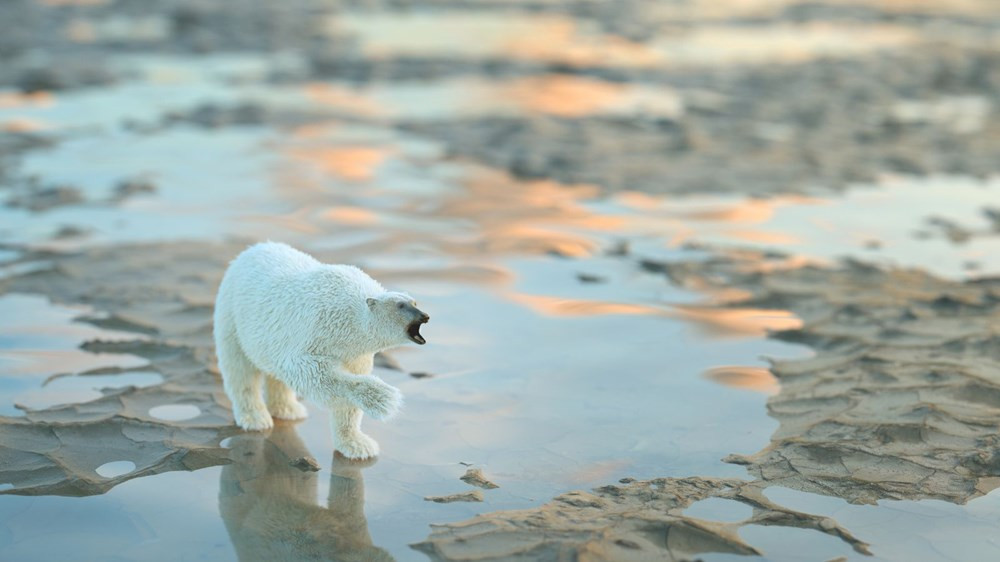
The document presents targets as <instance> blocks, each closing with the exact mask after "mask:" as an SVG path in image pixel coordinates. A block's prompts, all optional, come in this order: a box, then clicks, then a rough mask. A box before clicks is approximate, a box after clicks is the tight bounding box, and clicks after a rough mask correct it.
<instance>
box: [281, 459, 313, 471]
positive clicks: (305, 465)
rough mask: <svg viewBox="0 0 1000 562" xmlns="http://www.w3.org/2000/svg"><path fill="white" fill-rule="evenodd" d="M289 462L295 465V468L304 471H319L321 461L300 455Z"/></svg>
mask: <svg viewBox="0 0 1000 562" xmlns="http://www.w3.org/2000/svg"><path fill="white" fill-rule="evenodd" d="M288 464H290V465H292V466H294V467H295V468H297V469H299V470H301V471H302V472H317V471H319V463H318V462H316V459H314V458H312V457H299V458H297V459H295V460H293V461H291V462H289V463H288Z"/></svg>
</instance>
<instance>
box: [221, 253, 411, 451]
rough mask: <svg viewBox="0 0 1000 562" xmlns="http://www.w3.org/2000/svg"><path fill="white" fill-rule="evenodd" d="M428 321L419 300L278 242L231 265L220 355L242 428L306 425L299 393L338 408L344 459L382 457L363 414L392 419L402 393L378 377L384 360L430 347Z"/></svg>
mask: <svg viewBox="0 0 1000 562" xmlns="http://www.w3.org/2000/svg"><path fill="white" fill-rule="evenodd" d="M428 320H430V317H429V316H428V315H427V314H425V313H424V312H422V311H421V310H420V309H418V308H417V306H416V303H415V302H413V299H412V298H410V297H409V295H406V294H404V293H397V292H389V291H386V290H385V289H384V288H383V287H382V285H380V284H379V283H378V282H377V281H375V280H374V279H372V278H371V277H369V276H368V275H367V274H365V273H364V272H363V271H361V270H360V269H358V268H356V267H354V266H350V265H328V264H323V263H320V262H319V261H317V260H316V259H314V258H313V257H312V256H310V255H308V254H305V253H302V252H300V251H298V250H296V249H294V248H292V247H290V246H287V245H285V244H280V243H276V242H264V243H261V244H257V245H254V246H251V247H250V248H248V249H246V250H244V251H243V253H241V254H240V255H239V256H237V257H236V259H235V260H233V262H232V263H231V264H229V268H228V269H227V270H226V273H225V275H224V276H223V278H222V283H221V284H220V285H219V293H218V296H217V297H216V301H215V327H214V336H215V348H216V354H217V355H218V358H219V370H220V371H221V372H222V380H223V386H224V387H225V390H226V394H227V395H228V396H229V400H230V401H231V402H232V404H233V417H234V418H235V419H236V423H237V424H238V425H239V426H240V427H242V428H243V429H246V430H250V431H262V430H266V429H269V428H271V427H272V426H273V425H274V422H273V420H272V416H274V417H276V418H281V419H290V420H294V419H301V418H304V417H306V415H307V412H306V408H305V407H304V406H303V405H302V404H301V403H300V402H299V401H298V400H297V398H296V393H298V394H299V395H302V396H305V397H307V398H309V399H310V400H312V401H314V402H317V403H319V404H322V405H325V406H327V407H329V409H330V410H331V413H332V417H331V425H332V427H333V436H334V445H335V446H336V448H337V450H339V451H340V452H341V453H343V454H344V456H346V457H348V458H352V459H360V458H368V457H374V456H376V455H377V454H378V444H377V443H376V442H375V440H374V439H372V438H370V437H368V436H367V435H365V434H364V433H362V432H361V417H362V412H365V413H368V415H370V416H372V417H374V418H376V419H386V418H388V417H390V416H392V415H393V414H395V413H396V412H397V411H398V410H399V407H400V405H401V404H402V395H401V394H400V392H399V390H397V389H396V388H394V387H392V386H389V385H388V384H386V383H385V382H383V381H382V380H381V379H379V378H378V377H375V376H372V375H371V371H372V362H373V359H374V355H375V353H377V352H379V351H382V350H385V349H388V348H390V347H396V346H398V345H402V344H404V343H406V342H410V341H412V342H414V343H417V344H419V345H423V344H424V343H426V341H425V340H424V338H423V336H421V335H420V326H421V325H422V324H424V323H425V322H427V321H428ZM262 388H266V391H267V392H266V396H267V399H266V402H265V400H264V399H262V397H261V390H262Z"/></svg>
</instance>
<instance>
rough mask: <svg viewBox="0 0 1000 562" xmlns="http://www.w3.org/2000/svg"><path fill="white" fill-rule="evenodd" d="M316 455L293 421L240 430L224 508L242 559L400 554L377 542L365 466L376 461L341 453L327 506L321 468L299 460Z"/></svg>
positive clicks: (222, 493)
mask: <svg viewBox="0 0 1000 562" xmlns="http://www.w3.org/2000/svg"><path fill="white" fill-rule="evenodd" d="M307 456H309V451H308V450H307V449H306V447H305V444H303V442H302V440H301V439H300V438H299V436H298V434H297V433H296V432H295V427H294V425H292V424H289V423H280V422H279V423H278V424H277V425H275V427H274V429H272V430H271V432H270V434H266V433H245V434H241V435H236V436H234V437H233V438H232V444H231V458H232V459H233V463H232V464H230V465H226V466H225V467H224V468H223V469H222V476H221V478H220V482H219V513H221V514H222V519H223V521H224V522H225V524H226V529H227V530H228V532H229V538H230V539H231V540H232V541H233V546H234V547H236V554H237V555H238V556H239V559H240V560H241V561H242V562H248V561H256V560H260V561H268V562H271V561H281V560H338V561H340V560H343V561H355V560H357V561H381V560H393V558H392V556H390V555H389V553H387V552H386V551H384V550H382V549H381V548H378V547H377V546H374V545H372V539H371V535H370V534H369V533H368V521H367V520H366V519H365V513H364V497H365V492H364V479H363V477H362V475H361V469H362V468H365V467H367V466H370V465H372V464H374V460H370V461H350V460H347V459H345V458H343V457H341V456H339V455H336V454H335V456H334V459H333V466H332V468H331V474H330V494H329V496H328V497H327V500H326V507H322V506H319V505H317V503H316V492H317V488H318V473H317V472H312V471H310V470H304V469H302V468H298V467H297V466H296V465H295V464H293V463H294V462H295V461H296V460H297V459H300V458H302V457H307Z"/></svg>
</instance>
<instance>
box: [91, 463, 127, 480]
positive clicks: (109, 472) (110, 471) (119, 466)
mask: <svg viewBox="0 0 1000 562" xmlns="http://www.w3.org/2000/svg"><path fill="white" fill-rule="evenodd" d="M133 470H135V463H134V462H132V461H111V462H106V463H104V464H102V465H101V466H99V467H97V468H96V469H95V470H94V472H96V473H97V474H100V475H101V476H103V477H105V478H114V477H115V476H121V475H123V474H128V473H129V472H132V471H133Z"/></svg>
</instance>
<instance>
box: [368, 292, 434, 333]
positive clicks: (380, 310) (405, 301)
mask: <svg viewBox="0 0 1000 562" xmlns="http://www.w3.org/2000/svg"><path fill="white" fill-rule="evenodd" d="M368 308H369V309H370V310H371V311H372V313H373V314H374V315H375V317H376V318H378V320H379V323H380V324H382V325H383V327H385V328H387V329H388V330H389V331H390V332H391V336H390V338H391V339H392V340H394V341H393V343H396V344H397V345H398V344H401V343H406V341H407V340H409V341H412V342H413V343H416V344H417V345H424V344H425V343H427V340H425V339H424V337H423V336H421V335H420V326H422V325H423V324H426V323H427V321H428V320H430V319H431V317H430V316H428V315H427V314H426V313H424V311H422V310H420V309H419V308H417V303H416V302H414V300H413V298H412V297H410V295H407V294H406V293H395V292H386V293H383V294H381V295H379V296H378V297H370V298H369V299H368Z"/></svg>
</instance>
